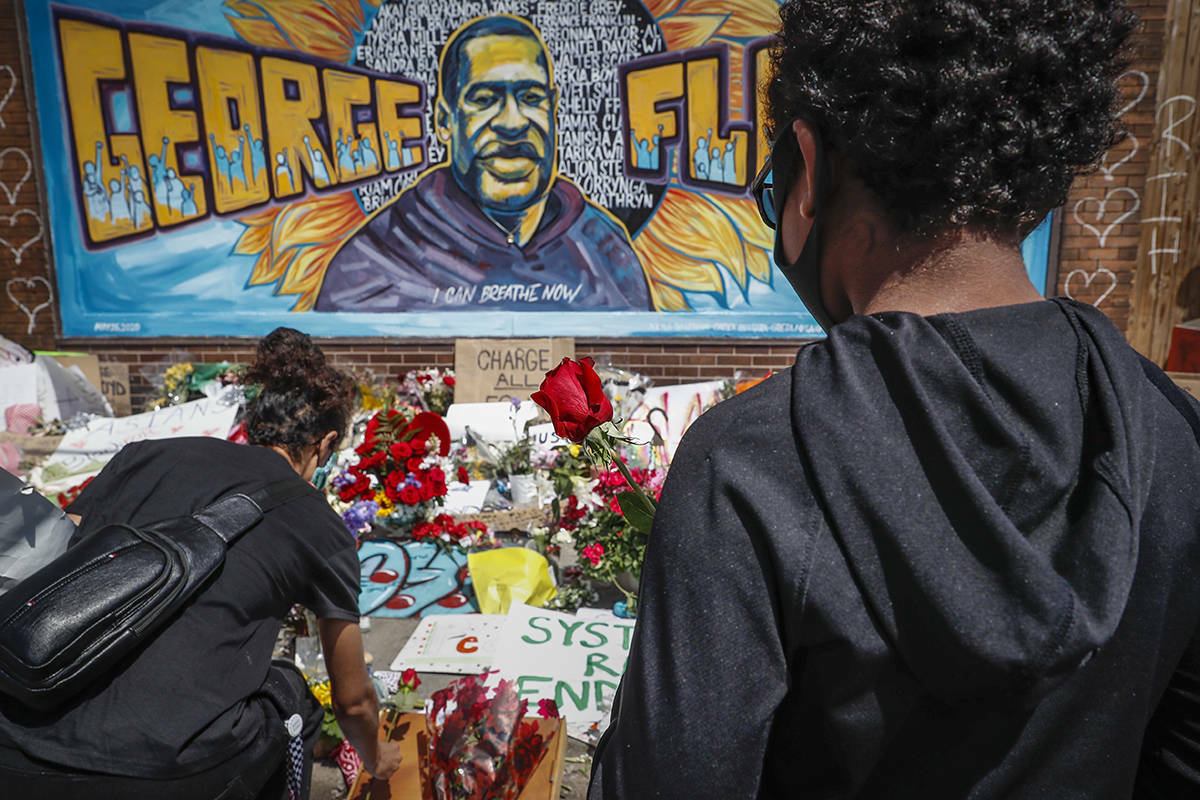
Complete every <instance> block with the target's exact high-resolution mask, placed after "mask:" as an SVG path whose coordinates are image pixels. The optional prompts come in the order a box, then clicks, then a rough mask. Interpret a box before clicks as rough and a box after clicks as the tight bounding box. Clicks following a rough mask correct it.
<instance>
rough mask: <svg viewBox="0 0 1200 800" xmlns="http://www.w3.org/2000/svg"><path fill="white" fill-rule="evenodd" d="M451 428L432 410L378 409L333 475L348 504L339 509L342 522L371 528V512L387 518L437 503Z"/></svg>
mask: <svg viewBox="0 0 1200 800" xmlns="http://www.w3.org/2000/svg"><path fill="white" fill-rule="evenodd" d="M449 444H450V443H449V432H448V430H447V429H446V424H445V422H443V421H442V418H441V417H439V416H437V415H436V414H432V413H430V412H422V413H419V414H416V415H415V416H412V417H409V416H408V415H407V414H404V413H401V412H400V411H397V410H396V409H387V410H384V411H380V412H378V413H377V414H375V415H374V416H373V417H371V419H370V420H368V422H367V426H366V431H365V435H364V438H363V441H362V444H360V445H358V447H356V448H355V449H354V453H355V455H356V456H357V460H355V461H354V462H353V463H352V464H350V465H349V466H348V467H347V468H346V470H345V471H344V472H342V473H341V474H340V475H338V476H337V477H335V478H334V479H333V483H332V486H333V491H334V492H335V493H336V495H337V497H338V499H339V500H340V501H341V502H343V503H349V504H350V506H349V508H348V509H346V510H345V511H344V512H343V516H342V519H343V520H345V522H346V526H347V527H348V528H350V529H351V530H352V531H355V532H364V531H365V530H368V529H369V528H370V523H371V519H372V517H371V515H372V514H373V515H374V517H375V519H376V520H378V521H381V522H384V523H386V522H388V520H389V518H391V517H392V516H393V515H396V516H399V517H401V518H402V519H407V518H408V517H410V516H411V515H407V514H396V512H397V510H398V509H399V510H401V511H403V510H405V509H408V510H416V509H418V508H420V507H430V506H435V505H440V504H441V503H442V502H443V500H442V498H444V497H445V495H446V471H447V470H448V469H450V468H451V465H450V461H449V460H448V459H447V458H445V455H446V454H447V453H448V452H449Z"/></svg>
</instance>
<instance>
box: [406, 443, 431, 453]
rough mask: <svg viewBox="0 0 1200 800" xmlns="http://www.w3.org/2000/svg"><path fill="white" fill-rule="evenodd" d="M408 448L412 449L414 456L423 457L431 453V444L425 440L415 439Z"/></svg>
mask: <svg viewBox="0 0 1200 800" xmlns="http://www.w3.org/2000/svg"><path fill="white" fill-rule="evenodd" d="M408 446H409V447H411V448H412V454H413V455H414V456H423V455H425V454H426V453H428V452H429V442H427V441H426V440H425V439H413V440H412V441H411V442H409V443H408Z"/></svg>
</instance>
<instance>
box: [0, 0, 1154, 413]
mask: <svg viewBox="0 0 1200 800" xmlns="http://www.w3.org/2000/svg"><path fill="white" fill-rule="evenodd" d="M1131 5H1132V6H1133V7H1134V8H1135V9H1136V10H1137V11H1138V13H1139V14H1140V15H1141V17H1142V23H1141V27H1140V28H1139V30H1138V32H1137V33H1136V34H1135V36H1134V41H1133V50H1134V58H1133V61H1132V63H1131V64H1130V70H1131V72H1130V73H1129V74H1128V75H1127V76H1126V77H1125V78H1124V79H1123V83H1122V85H1123V88H1124V92H1125V95H1126V100H1127V102H1128V104H1129V106H1128V109H1127V111H1126V113H1125V116H1124V120H1125V123H1126V125H1127V127H1128V128H1129V130H1130V132H1131V133H1132V134H1133V137H1134V138H1136V144H1137V147H1136V149H1135V147H1134V144H1135V142H1134V140H1133V138H1130V139H1126V140H1123V141H1122V142H1119V143H1118V144H1117V145H1116V146H1115V147H1114V148H1113V151H1112V152H1111V153H1110V154H1109V157H1108V158H1107V159H1106V161H1105V163H1104V165H1103V167H1104V169H1103V170H1102V171H1100V172H1097V173H1095V174H1093V175H1089V176H1085V177H1082V178H1080V179H1079V180H1077V181H1076V183H1075V185H1074V186H1073V187H1072V191H1071V193H1070V197H1069V199H1068V201H1067V203H1066V205H1065V206H1064V208H1063V210H1062V214H1061V217H1062V225H1061V243H1060V255H1061V261H1060V264H1059V268H1058V272H1057V278H1056V283H1055V285H1056V286H1057V291H1058V292H1059V293H1061V294H1065V295H1069V296H1072V297H1075V298H1076V299H1079V300H1082V301H1086V302H1090V303H1093V304H1094V305H1096V306H1098V307H1099V308H1100V309H1101V310H1102V311H1104V312H1106V313H1107V314H1108V315H1109V316H1110V317H1111V318H1112V319H1113V321H1114V322H1115V323H1116V324H1117V326H1118V327H1120V328H1121V329H1122V330H1125V328H1126V326H1127V324H1128V321H1129V313H1130V295H1131V287H1132V282H1133V275H1134V271H1135V265H1136V260H1137V249H1138V237H1139V233H1140V227H1141V218H1142V216H1143V213H1144V212H1145V211H1146V208H1145V205H1146V202H1145V187H1146V178H1147V167H1148V152H1149V143H1150V142H1151V140H1152V139H1153V137H1154V125H1155V120H1154V109H1155V108H1156V91H1155V89H1156V84H1157V78H1158V70H1159V61H1160V59H1161V55H1162V40H1163V32H1164V29H1165V26H1166V21H1165V20H1164V16H1165V9H1166V5H1167V0H1131ZM17 30H18V22H17V17H16V11H15V6H14V0H0V120H2V121H3V125H0V282H3V283H5V290H6V296H0V334H3V335H4V336H7V337H9V338H10V339H14V340H16V341H18V342H20V343H22V344H25V345H26V346H29V347H35V348H51V347H55V346H65V347H69V348H71V349H78V350H85V351H88V352H93V353H96V354H98V355H99V356H100V357H101V359H103V360H110V359H111V360H117V361H123V362H126V363H128V364H129V365H130V368H131V369H130V373H131V380H132V383H133V386H132V388H133V392H134V407H135V409H138V408H139V407H140V406H141V405H143V404H144V403H145V401H146V398H148V397H149V396H150V393H151V391H152V389H151V386H150V384H149V383H148V382H147V381H146V380H145V378H144V376H143V372H145V373H148V374H153V373H154V372H155V371H157V370H158V369H159V368H158V367H156V365H157V364H159V363H160V362H164V360H167V359H171V360H174V356H173V354H176V355H177V354H181V353H187V354H188V355H189V356H190V357H191V358H192V359H194V360H197V361H219V360H222V359H225V360H230V361H246V360H248V358H249V357H250V354H251V352H252V347H253V342H251V341H249V340H244V339H220V338H212V339H177V340H175V339H172V340H154V341H147V340H90V339H89V340H73V341H72V340H63V339H61V338H57V337H56V332H57V330H58V325H57V322H56V319H55V314H56V313H57V309H56V306H55V304H54V303H53V302H52V297H53V291H52V287H53V274H52V270H51V269H50V266H49V263H48V259H47V250H46V246H45V245H46V239H48V234H45V233H43V231H42V221H43V219H44V215H43V211H42V208H43V206H42V204H41V200H40V196H39V191H40V185H39V175H38V171H37V169H36V163H37V153H36V150H35V148H36V144H35V142H34V140H33V137H32V128H31V123H30V114H29V111H28V103H29V102H30V101H31V97H30V96H29V95H28V94H27V89H28V86H27V74H28V73H27V70H26V69H25V63H26V61H25V58H24V57H23V56H22V54H21V52H20V49H19V43H20V41H21V37H20V36H18V35H17ZM9 70H11V74H10V72H9ZM10 79H11V84H12V91H11V92H9V84H10ZM25 157H28V158H29V159H30V164H31V165H32V166H33V169H31V170H29V174H28V175H26V161H25ZM1054 255H1055V254H1053V253H1052V256H1051V257H1052V264H1051V266H1052V268H1053V266H1054V264H1053V258H1054ZM18 261H19V263H18ZM798 344H799V341H798V340H797V341H787V340H773V341H756V342H744V341H743V342H736V343H735V342H729V341H728V340H694V339H690V340H657V339H656V340H625V339H585V338H578V339H577V340H576V349H577V352H579V353H580V354H590V355H592V356H593V357H594V358H596V359H597V360H603V359H608V360H609V361H610V362H611V363H613V364H614V365H616V366H623V367H627V368H629V369H633V370H637V371H639V372H642V373H644V374H646V375H648V376H650V377H651V378H653V379H654V380H655V381H656V382H657V383H659V384H660V385H665V384H672V383H681V382H688V381H694V380H703V379H708V378H729V377H732V376H733V375H734V374H735V373H736V372H738V371H742V372H743V373H745V374H750V375H761V374H762V373H764V372H766V371H767V370H770V369H778V368H781V367H785V366H787V365H788V364H789V363H790V362H791V356H792V354H793V353H794V352H795V349H796V347H797V346H798ZM325 347H326V350H327V352H329V353H330V354H331V355H332V356H333V359H334V361H335V362H336V363H339V364H341V365H343V366H347V367H359V366H361V367H369V368H371V369H373V370H375V371H376V372H377V373H381V374H385V375H394V374H396V373H399V372H403V371H406V370H408V369H412V368H415V367H419V366H444V367H445V366H451V365H452V364H453V360H454V353H453V342H452V341H450V340H422V341H416V342H414V341H410V340H402V341H385V340H365V341H356V340H348V339H339V340H331V341H328V342H326V343H325Z"/></svg>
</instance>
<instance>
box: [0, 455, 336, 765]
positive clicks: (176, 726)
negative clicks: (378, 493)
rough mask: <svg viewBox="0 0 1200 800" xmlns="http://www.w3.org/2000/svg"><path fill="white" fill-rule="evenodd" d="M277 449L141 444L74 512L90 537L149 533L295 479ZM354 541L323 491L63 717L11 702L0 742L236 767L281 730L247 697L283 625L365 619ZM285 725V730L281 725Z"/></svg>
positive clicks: (248, 541)
mask: <svg viewBox="0 0 1200 800" xmlns="http://www.w3.org/2000/svg"><path fill="white" fill-rule="evenodd" d="M295 474H296V473H295V471H294V470H293V469H292V468H291V466H290V465H289V464H288V463H287V461H286V460H285V459H284V458H283V457H282V456H280V455H279V454H278V453H275V452H273V451H272V450H269V449H267V448H265V447H253V446H248V445H239V444H233V443H232V442H227V441H222V440H220V439H211V438H182V439H168V440H160V441H146V442H137V443H135V444H131V445H128V446H127V447H125V448H124V449H123V450H121V452H120V453H118V454H117V455H116V457H115V458H113V460H112V461H111V462H110V463H109V464H108V466H106V467H105V468H104V470H103V471H102V472H101V473H100V474H99V475H98V476H97V477H96V479H95V480H94V481H92V483H91V484H89V485H88V487H87V488H86V489H85V490H84V491H83V493H82V494H81V495H80V496H79V498H78V499H77V500H76V501H75V502H74V503H73V504H72V505H71V507H70V508H69V509H68V510H69V511H70V512H71V513H73V514H78V515H80V516H81V517H82V518H83V523H82V529H81V535H82V536H84V537H86V536H87V535H88V534H89V533H90V532H92V531H94V530H96V529H98V528H99V527H101V526H102V525H105V524H108V523H111V522H128V523H130V524H132V525H134V526H138V525H147V524H150V523H152V522H157V521H160V520H163V519H167V518H170V517H176V516H182V515H186V514H189V513H191V512H193V511H196V510H198V509H200V508H202V507H204V506H205V505H207V504H209V503H211V502H212V501H213V500H216V499H217V498H219V497H222V496H224V495H226V494H229V493H231V492H234V491H243V492H249V491H253V490H255V489H258V488H261V487H262V486H265V485H266V484H268V483H270V482H272V481H275V480H278V479H280V478H286V477H288V476H289V475H292V476H295ZM358 571H359V568H358V559H357V557H356V554H355V544H354V537H353V536H352V535H351V534H350V533H349V532H348V531H347V530H346V527H345V526H344V525H343V524H342V522H341V520H340V519H338V516H337V514H336V513H334V511H333V509H331V508H330V507H329V505H328V504H327V503H325V502H324V500H323V498H322V497H321V496H320V495H318V494H316V493H313V494H312V495H311V496H305V497H301V498H299V499H297V500H293V501H292V502H290V503H287V504H285V505H282V506H279V507H277V508H275V509H272V510H271V511H268V512H267V514H266V515H265V517H264V519H263V521H262V522H261V523H259V524H258V525H256V526H255V527H253V528H251V529H250V530H249V531H247V532H246V533H245V534H244V535H243V536H242V537H241V538H240V539H238V540H237V541H235V542H234V543H233V546H232V547H231V548H230V549H229V552H228V554H227V556H226V558H225V563H224V565H223V566H222V567H221V569H220V572H219V573H218V574H217V576H216V578H215V579H214V580H213V581H212V583H210V584H209V585H208V586H206V587H205V588H204V589H202V590H201V592H200V593H199V594H198V595H197V596H196V597H195V598H193V600H192V601H191V602H190V603H189V604H188V606H186V607H185V608H184V610H183V611H182V612H180V614H179V616H178V617H177V618H176V619H174V620H173V621H172V622H171V623H170V624H169V625H167V626H166V627H165V628H164V629H162V630H161V631H160V632H159V633H158V634H157V635H156V636H155V637H154V638H153V639H151V640H150V641H149V643H148V644H147V645H146V646H145V648H144V649H142V650H140V651H139V652H138V653H137V654H136V655H135V656H133V657H132V658H131V659H130V660H129V661H128V662H127V663H126V664H124V665H123V666H122V667H121V668H120V669H119V670H118V671H117V672H116V673H115V674H114V675H113V676H112V677H111V679H110V678H105V679H102V680H101V681H100V682H99V683H97V684H96V685H95V686H93V687H90V688H89V689H87V690H86V691H85V692H84V694H83V695H82V697H83V699H82V700H81V701H79V702H76V703H73V704H72V705H71V707H69V708H67V709H65V710H62V711H56V712H54V713H51V714H46V713H44V712H34V711H31V710H29V709H26V708H25V707H23V706H21V705H20V704H18V703H16V702H15V701H11V700H7V699H5V700H2V701H0V741H5V742H7V743H8V744H10V745H13V746H16V747H19V748H20V749H21V750H23V751H24V752H25V753H27V754H28V755H30V756H32V757H35V758H40V759H43V760H47V761H52V762H55V763H58V764H63V765H66V766H70V767H74V768H78V769H85V770H93V771H98V772H104V773H112V774H124V775H135V776H144V777H168V776H176V775H186V774H190V773H192V772H196V771H199V770H202V769H206V768H208V767H210V766H212V765H215V764H217V763H219V762H221V761H224V760H226V759H228V758H229V757H230V756H231V755H233V754H234V753H236V752H238V751H239V750H240V749H241V748H243V747H244V746H246V744H247V743H248V742H249V741H250V740H251V739H253V738H254V737H255V736H257V735H259V734H260V732H261V731H262V730H263V726H264V725H265V724H267V723H268V720H266V719H265V718H264V714H263V711H262V706H261V704H259V703H254V702H246V701H247V698H248V697H250V696H251V695H252V694H253V693H254V692H255V691H256V690H257V689H258V688H259V687H260V686H261V685H262V682H263V680H264V679H265V678H266V676H267V670H268V668H269V667H270V663H271V653H272V651H273V649H274V645H275V639H276V636H277V635H278V633H279V629H280V625H281V624H282V621H283V618H284V616H285V615H286V614H287V612H288V609H289V608H290V607H291V605H292V604H293V603H301V604H303V605H304V606H305V607H307V608H308V609H309V610H311V611H312V612H313V613H315V614H316V615H317V617H318V618H321V619H344V620H351V621H356V620H357V619H358ZM273 724H279V723H278V720H275V721H274V722H273Z"/></svg>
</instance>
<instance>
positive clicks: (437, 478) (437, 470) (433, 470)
mask: <svg viewBox="0 0 1200 800" xmlns="http://www.w3.org/2000/svg"><path fill="white" fill-rule="evenodd" d="M425 476H426V477H427V478H429V480H431V481H433V482H434V483H445V482H446V473H445V472H443V471H442V468H441V467H430V468H429V472H426V473H425Z"/></svg>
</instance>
